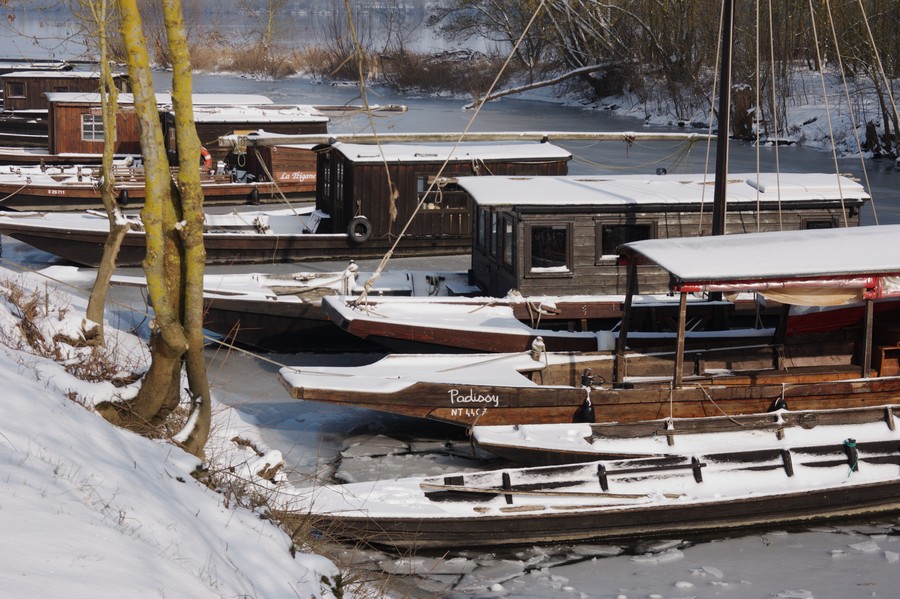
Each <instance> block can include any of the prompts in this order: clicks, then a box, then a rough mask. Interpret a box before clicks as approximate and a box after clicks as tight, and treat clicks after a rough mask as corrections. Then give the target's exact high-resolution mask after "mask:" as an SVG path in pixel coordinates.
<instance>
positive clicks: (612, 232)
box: [595, 223, 656, 260]
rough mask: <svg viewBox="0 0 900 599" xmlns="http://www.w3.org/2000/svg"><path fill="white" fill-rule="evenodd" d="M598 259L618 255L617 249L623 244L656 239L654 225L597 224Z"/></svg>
mask: <svg viewBox="0 0 900 599" xmlns="http://www.w3.org/2000/svg"><path fill="white" fill-rule="evenodd" d="M596 226H597V228H596V233H595V234H596V239H597V259H598V260H599V259H600V258H602V257H607V258H609V257H614V256H616V255H618V252H617V249H618V247H619V246H620V245H622V244H623V243H629V242H632V241H641V240H642V239H653V238H655V237H656V227H655V226H654V223H628V224H610V223H597V225H596Z"/></svg>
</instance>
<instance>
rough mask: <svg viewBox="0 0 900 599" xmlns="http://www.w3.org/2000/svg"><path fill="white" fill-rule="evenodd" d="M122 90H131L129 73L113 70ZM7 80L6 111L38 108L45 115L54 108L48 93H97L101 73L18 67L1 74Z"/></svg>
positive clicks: (4, 92) (4, 99)
mask: <svg viewBox="0 0 900 599" xmlns="http://www.w3.org/2000/svg"><path fill="white" fill-rule="evenodd" d="M113 78H114V80H115V82H116V87H117V88H118V90H119V91H120V92H121V93H127V92H128V91H129V90H130V86H129V80H128V75H127V74H125V73H113ZM0 80H2V81H3V110H4V112H22V111H28V112H38V113H39V114H41V115H45V114H46V113H47V111H48V110H49V108H50V101H49V99H48V98H47V94H52V93H66V92H69V93H74V92H80V93H97V92H98V90H99V89H100V75H99V73H97V72H91V71H63V72H60V71H48V70H39V71H14V72H11V73H7V74H5V75H2V76H0Z"/></svg>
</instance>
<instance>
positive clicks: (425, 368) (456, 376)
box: [280, 352, 596, 394]
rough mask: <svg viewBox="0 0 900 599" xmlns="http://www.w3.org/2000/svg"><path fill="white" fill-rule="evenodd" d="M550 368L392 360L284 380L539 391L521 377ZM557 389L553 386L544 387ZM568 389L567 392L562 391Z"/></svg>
mask: <svg viewBox="0 0 900 599" xmlns="http://www.w3.org/2000/svg"><path fill="white" fill-rule="evenodd" d="M544 359H545V360H549V362H550V363H551V364H554V363H571V362H578V361H581V360H596V356H592V355H589V354H588V355H582V354H569V353H564V352H557V353H547V354H544ZM543 365H544V363H543V362H536V361H535V360H533V359H532V358H531V355H530V354H529V353H527V352H521V353H506V354H503V353H499V354H497V353H494V354H391V355H388V356H386V357H384V358H382V359H380V360H378V361H377V362H373V363H372V364H366V365H363V366H319V367H300V368H290V367H287V368H282V369H281V371H280V374H281V377H282V378H283V379H284V381H285V383H287V384H289V385H291V386H292V387H297V388H303V389H330V390H336V391H366V392H369V393H379V394H386V393H396V392H398V391H402V390H404V389H407V388H409V387H411V386H413V385H415V384H416V383H420V382H421V383H438V384H457V385H490V386H509V387H535V386H537V383H535V382H533V381H531V380H530V379H528V378H526V377H525V376H523V375H522V374H521V373H520V371H523V372H524V371H529V370H536V369H539V368H541V367H542V366H543ZM542 386H543V387H545V388H555V387H554V386H553V385H542ZM560 387H562V386H560Z"/></svg>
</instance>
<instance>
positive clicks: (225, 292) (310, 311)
mask: <svg viewBox="0 0 900 599" xmlns="http://www.w3.org/2000/svg"><path fill="white" fill-rule="evenodd" d="M370 276H371V273H370V272H365V271H360V270H359V269H358V266H357V265H356V264H355V262H353V261H351V263H350V264H349V265H348V267H347V268H346V269H345V270H344V271H342V272H316V271H296V272H290V273H279V274H276V273H263V272H257V273H245V274H237V273H227V274H206V275H204V277H203V303H204V319H203V326H204V328H205V329H207V330H209V331H211V332H213V333H216V334H217V335H219V336H220V337H221V338H222V339H223V340H224V341H225V342H227V343H234V344H236V345H240V346H244V347H251V348H253V349H257V350H263V351H274V352H297V351H318V350H322V351H335V350H343V351H349V350H352V351H362V350H368V351H377V350H378V349H379V348H375V347H373V346H372V345H371V344H368V345H367V344H366V343H365V342H364V341H363V340H361V339H359V338H357V337H354V336H352V335H347V334H342V331H341V330H340V329H338V328H336V327H335V326H334V325H333V324H332V323H331V321H330V320H328V318H327V317H326V316H325V313H324V312H323V311H322V310H321V309H320V305H321V300H322V299H323V298H324V297H328V296H329V295H332V294H333V295H337V294H339V293H345V294H346V293H353V294H359V293H361V292H362V291H363V285H364V284H365V282H366V281H367V280H368V278H369V277H370ZM112 282H113V284H119V285H132V286H141V287H143V286H145V285H146V279H145V278H144V277H143V276H126V275H114V276H113V278H112ZM451 288H452V289H454V290H455V291H456V292H457V293H465V292H466V291H470V292H474V291H477V289H476V288H473V287H470V286H469V285H468V282H467V280H466V273H464V272H443V271H407V270H392V271H385V272H384V273H382V276H381V277H379V279H378V281H377V283H376V284H375V285H373V286H372V287H371V289H370V291H369V293H371V294H372V295H373V296H377V297H388V296H391V297H398V296H399V297H415V296H426V295H427V296H431V297H437V296H441V295H446V294H447V293H448V292H449V289H451Z"/></svg>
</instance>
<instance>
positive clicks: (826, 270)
mask: <svg viewBox="0 0 900 599" xmlns="http://www.w3.org/2000/svg"><path fill="white" fill-rule="evenodd" d="M619 249H620V251H621V252H622V253H624V254H626V255H634V254H638V255H641V256H644V257H645V258H647V259H649V260H650V261H652V262H655V263H656V264H658V265H659V266H661V267H662V268H664V269H666V270H667V271H669V273H670V274H671V275H672V277H674V278H675V280H676V281H679V282H681V283H687V282H694V283H699V282H713V281H748V280H767V279H768V280H771V279H778V280H783V279H798V278H814V277H847V276H865V275H877V274H894V273H900V225H872V226H862V227H848V228H839V229H815V230H804V231H778V232H768V233H744V234H739V235H719V236H715V237H693V238H687V237H683V238H672V239H647V240H644V241H634V242H631V243H626V244H624V245H623V246H621V247H620V248H619Z"/></svg>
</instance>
